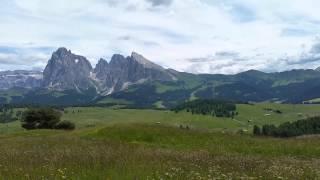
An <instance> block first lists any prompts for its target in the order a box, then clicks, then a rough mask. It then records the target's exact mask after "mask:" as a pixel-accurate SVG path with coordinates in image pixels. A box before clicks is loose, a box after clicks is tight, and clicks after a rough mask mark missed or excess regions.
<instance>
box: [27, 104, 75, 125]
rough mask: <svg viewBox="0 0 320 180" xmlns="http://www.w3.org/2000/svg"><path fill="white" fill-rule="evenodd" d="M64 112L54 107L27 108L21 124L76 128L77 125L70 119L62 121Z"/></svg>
mask: <svg viewBox="0 0 320 180" xmlns="http://www.w3.org/2000/svg"><path fill="white" fill-rule="evenodd" d="M61 116H62V114H61V113H60V112H59V111H57V110H55V109H52V108H37V109H28V110H26V111H25V112H24V113H23V115H22V119H21V123H22V124H21V126H22V127H23V128H25V129H27V130H31V129H74V128H75V125H74V124H73V123H70V122H68V121H62V122H60V119H61Z"/></svg>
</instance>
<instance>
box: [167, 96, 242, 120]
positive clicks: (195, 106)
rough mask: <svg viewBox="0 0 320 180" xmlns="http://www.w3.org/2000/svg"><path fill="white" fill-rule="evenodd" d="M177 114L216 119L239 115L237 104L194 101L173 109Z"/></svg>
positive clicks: (217, 101) (219, 101)
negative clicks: (200, 115)
mask: <svg viewBox="0 0 320 180" xmlns="http://www.w3.org/2000/svg"><path fill="white" fill-rule="evenodd" d="M172 111H175V112H176V113H178V112H181V111H187V112H191V113H192V114H202V115H212V116H215V117H228V118H234V116H236V115H237V112H236V104H235V103H232V102H227V101H222V100H202V99H199V100H194V101H188V102H185V103H182V104H180V105H178V106H177V107H175V108H173V109H172Z"/></svg>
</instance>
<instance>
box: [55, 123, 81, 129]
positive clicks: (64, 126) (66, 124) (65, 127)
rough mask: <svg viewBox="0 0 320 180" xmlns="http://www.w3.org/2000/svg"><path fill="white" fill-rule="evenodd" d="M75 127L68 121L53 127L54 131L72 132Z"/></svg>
mask: <svg viewBox="0 0 320 180" xmlns="http://www.w3.org/2000/svg"><path fill="white" fill-rule="evenodd" d="M75 127H76V126H75V124H74V123H72V122H70V121H61V122H59V123H58V124H57V125H56V126H55V129H64V130H74V129H75Z"/></svg>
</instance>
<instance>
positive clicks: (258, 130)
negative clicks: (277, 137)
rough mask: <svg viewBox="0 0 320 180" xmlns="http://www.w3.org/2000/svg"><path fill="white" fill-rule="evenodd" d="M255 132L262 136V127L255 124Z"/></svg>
mask: <svg viewBox="0 0 320 180" xmlns="http://www.w3.org/2000/svg"><path fill="white" fill-rule="evenodd" d="M253 134H254V135H256V136H260V135H261V129H260V127H259V126H257V125H254V127H253Z"/></svg>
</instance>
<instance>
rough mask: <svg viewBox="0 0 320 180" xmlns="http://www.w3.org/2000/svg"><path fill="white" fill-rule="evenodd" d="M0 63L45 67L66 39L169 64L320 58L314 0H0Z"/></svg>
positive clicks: (82, 47) (83, 49) (89, 51)
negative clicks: (139, 55) (136, 53)
mask: <svg viewBox="0 0 320 180" xmlns="http://www.w3.org/2000/svg"><path fill="white" fill-rule="evenodd" d="M0 7H1V8H0V70H10V69H11V70H12V69H42V68H44V66H45V65H46V63H47V60H48V59H49V58H50V56H51V53H52V52H53V51H54V50H55V49H56V48H58V47H61V46H64V47H67V48H68V49H71V50H72V51H73V52H74V53H77V54H80V55H84V56H86V57H87V58H88V59H89V60H90V61H91V62H92V64H93V65H95V63H96V62H97V61H98V59H99V58H100V57H102V58H105V59H107V60H109V59H110V57H111V56H112V54H114V53H121V54H123V55H130V53H131V52H132V51H136V52H138V53H140V54H143V55H144V56H145V57H147V58H148V59H150V60H152V61H154V62H155V63H158V64H160V65H162V66H164V67H167V68H174V69H177V70H180V71H188V72H193V73H226V74H233V73H237V72H241V71H245V70H249V69H257V70H262V71H266V72H274V71H283V70H289V69H295V68H304V69H308V68H316V67H318V66H320V36H319V33H320V11H319V7H320V1H318V0H68V1H66V0H0Z"/></svg>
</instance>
